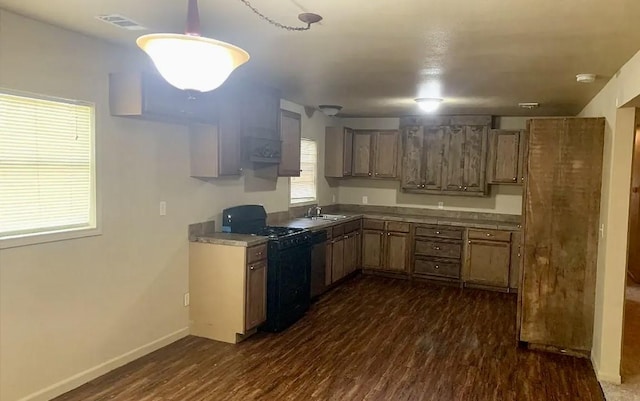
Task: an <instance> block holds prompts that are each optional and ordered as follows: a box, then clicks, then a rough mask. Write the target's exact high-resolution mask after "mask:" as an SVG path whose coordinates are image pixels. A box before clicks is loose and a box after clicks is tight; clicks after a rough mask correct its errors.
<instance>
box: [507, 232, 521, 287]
mask: <svg viewBox="0 0 640 401" xmlns="http://www.w3.org/2000/svg"><path fill="white" fill-rule="evenodd" d="M521 243H522V233H521V232H520V231H514V232H513V233H511V263H510V265H509V288H518V285H519V283H520V265H521V262H522V246H521Z"/></svg>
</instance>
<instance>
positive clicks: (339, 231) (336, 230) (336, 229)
mask: <svg viewBox="0 0 640 401" xmlns="http://www.w3.org/2000/svg"><path fill="white" fill-rule="evenodd" d="M343 235H344V224H338V225H337V226H333V235H332V238H337V237H341V236H343Z"/></svg>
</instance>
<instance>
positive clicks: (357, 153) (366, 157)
mask: <svg viewBox="0 0 640 401" xmlns="http://www.w3.org/2000/svg"><path fill="white" fill-rule="evenodd" d="M372 151H373V134H372V133H371V132H367V131H354V132H353V170H352V175H353V176H354V177H371V176H372V175H373V171H372V164H373V163H372V162H373V160H372V158H371V153H372Z"/></svg>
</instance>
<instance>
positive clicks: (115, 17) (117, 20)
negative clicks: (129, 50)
mask: <svg viewBox="0 0 640 401" xmlns="http://www.w3.org/2000/svg"><path fill="white" fill-rule="evenodd" d="M96 18H97V19H99V20H100V21H103V22H106V23H107V24H111V25H115V26H117V27H118V28H122V29H127V30H129V31H144V30H146V29H147V28H145V27H143V26H142V25H140V24H138V23H137V22H135V21H134V20H132V19H130V18H127V17H125V16H123V15H120V14H108V15H98V16H97V17H96Z"/></svg>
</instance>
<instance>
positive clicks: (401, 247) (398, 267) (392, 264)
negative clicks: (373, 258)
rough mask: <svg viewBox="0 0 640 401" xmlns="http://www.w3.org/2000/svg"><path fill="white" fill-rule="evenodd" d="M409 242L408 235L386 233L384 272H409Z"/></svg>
mask: <svg viewBox="0 0 640 401" xmlns="http://www.w3.org/2000/svg"><path fill="white" fill-rule="evenodd" d="M409 241H410V236H409V234H406V233H398V232H387V235H386V245H385V249H386V263H385V266H384V268H385V270H390V271H394V272H407V271H408V270H409V248H410V242H409Z"/></svg>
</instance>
